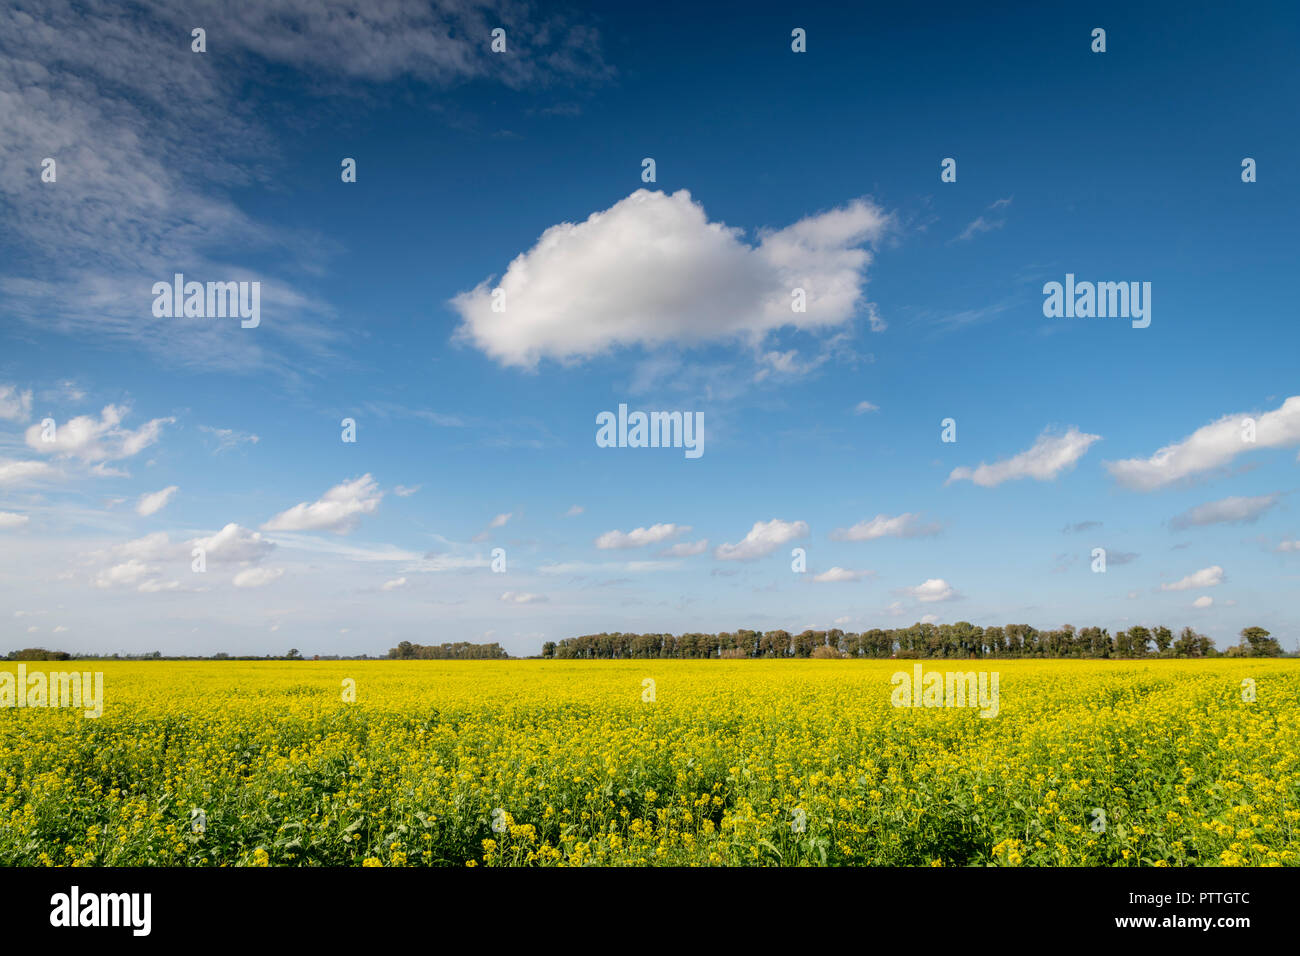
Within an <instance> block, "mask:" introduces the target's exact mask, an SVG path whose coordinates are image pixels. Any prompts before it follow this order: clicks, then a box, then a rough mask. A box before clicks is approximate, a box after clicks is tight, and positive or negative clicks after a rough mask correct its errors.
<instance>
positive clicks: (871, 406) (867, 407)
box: [853, 402, 880, 415]
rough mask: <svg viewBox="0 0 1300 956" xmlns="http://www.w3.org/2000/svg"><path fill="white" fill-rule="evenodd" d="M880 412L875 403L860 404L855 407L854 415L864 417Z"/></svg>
mask: <svg viewBox="0 0 1300 956" xmlns="http://www.w3.org/2000/svg"><path fill="white" fill-rule="evenodd" d="M878 411H880V406H879V405H877V404H875V403H874V402H858V404H856V405H855V406H853V414H854V415H863V414H865V413H867V412H878Z"/></svg>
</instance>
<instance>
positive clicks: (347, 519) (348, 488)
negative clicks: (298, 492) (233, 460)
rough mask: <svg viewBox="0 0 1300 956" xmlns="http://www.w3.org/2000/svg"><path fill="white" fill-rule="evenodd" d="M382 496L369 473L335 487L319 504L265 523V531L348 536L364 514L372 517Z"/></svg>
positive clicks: (295, 508)
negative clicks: (308, 532) (324, 532)
mask: <svg viewBox="0 0 1300 956" xmlns="http://www.w3.org/2000/svg"><path fill="white" fill-rule="evenodd" d="M383 496H384V493H383V492H382V491H380V490H379V488H378V485H376V484H375V480H374V479H373V478H371V477H370V475H369V474H366V475H362V476H361V477H360V478H355V479H353V480H352V481H345V482H343V483H342V484H340V485H335V486H334V487H333V488H331V489H330V490H329V491H327V492H325V494H324V495H322V496H321V499H320V500H319V501H315V502H312V503H311V504H308V503H307V502H303V503H301V504H297V505H294V506H293V507H292V508H290V509H289V510H288V511H282V512H281V513H280V514H278V515H276V516H275V517H274V518H272V519H271V520H270V521H268V522H266V524H264V525H262V529H263V530H265V531H333V532H334V533H335V534H347V533H348V532H349V531H351V530H352V529H353V528H355V527H356V525H357V521H358V520H359V518H360V516H361V515H363V514H373V513H374V511H375V509H376V508H378V507H379V501H380V499H381V498H383Z"/></svg>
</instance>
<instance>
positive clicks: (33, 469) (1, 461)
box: [0, 458, 56, 485]
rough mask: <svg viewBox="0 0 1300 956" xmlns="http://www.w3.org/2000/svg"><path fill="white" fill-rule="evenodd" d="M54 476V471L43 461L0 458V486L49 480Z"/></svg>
mask: <svg viewBox="0 0 1300 956" xmlns="http://www.w3.org/2000/svg"><path fill="white" fill-rule="evenodd" d="M55 474H56V472H55V470H54V469H53V468H51V467H50V466H49V465H47V464H46V463H45V462H43V461H17V460H15V459H13V458H0V485H18V484H22V483H24V482H27V481H30V480H31V479H33V478H49V477H51V476H53V475H55Z"/></svg>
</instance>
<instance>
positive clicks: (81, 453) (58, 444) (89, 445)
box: [24, 405, 176, 463]
mask: <svg viewBox="0 0 1300 956" xmlns="http://www.w3.org/2000/svg"><path fill="white" fill-rule="evenodd" d="M129 411H130V409H129V408H127V407H126V406H124V405H105V406H104V408H103V410H102V411H100V413H99V418H98V419H95V418H94V417H92V416H90V415H78V416H77V417H76V418H71V419H69V420H68V421H66V422H56V423H55V428H54V437H53V441H46V440H45V438H44V433H45V428H44V426H42V425H41V424H40V423H39V422H38V423H37V424H34V425H32V426H30V427H29V428H28V429H27V432H26V434H25V436H24V437H25V438H26V440H27V447H29V448H31V449H33V450H35V451H38V452H41V453H43V454H50V455H59V456H63V457H68V458H78V459H80V460H81V461H84V462H88V463H89V462H100V463H103V462H109V461H119V460H121V459H123V458H130V457H132V456H133V455H137V454H139V453H140V452H142V451H144V449H146V448H148V447H149V446H150V445H152V444H154V443H155V442H156V441H158V438H159V436H161V435H162V427H163V425H169V424H171V423H173V422H175V421H176V419H174V418H155V419H153V420H152V421H148V422H145V423H144V424H143V425H141V426H140V427H139V428H137V429H136V430H135V431H131V429H129V428H122V427H121V424H122V420H123V419H124V418H125V417H126V416H127V414H128V413H129Z"/></svg>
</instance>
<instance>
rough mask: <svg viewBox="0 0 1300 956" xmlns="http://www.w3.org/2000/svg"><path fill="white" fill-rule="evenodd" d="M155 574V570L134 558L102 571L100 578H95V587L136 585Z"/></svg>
mask: <svg viewBox="0 0 1300 956" xmlns="http://www.w3.org/2000/svg"><path fill="white" fill-rule="evenodd" d="M153 573H155V569H153V568H151V567H149V566H148V565H147V564H145V563H144V562H143V561H139V560H137V559H135V558H132V559H131V560H130V561H124V562H123V563H121V564H115V565H113V566H112V567H111V568H108V569H107V570H105V571H101V572H100V573H99V576H98V577H96V578H95V587H97V588H111V587H116V586H117V585H130V584H136V583H138V582H139V581H140V580H141V579H143V578H145V577H147V576H148V575H150V574H153Z"/></svg>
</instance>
